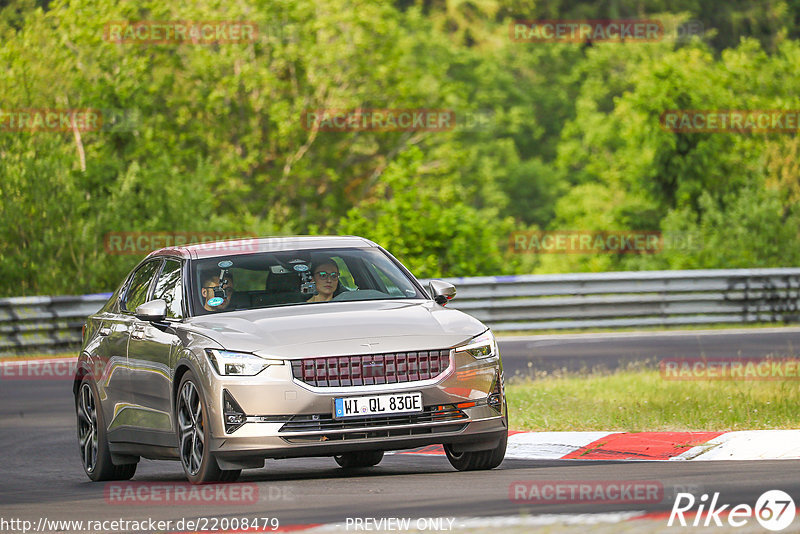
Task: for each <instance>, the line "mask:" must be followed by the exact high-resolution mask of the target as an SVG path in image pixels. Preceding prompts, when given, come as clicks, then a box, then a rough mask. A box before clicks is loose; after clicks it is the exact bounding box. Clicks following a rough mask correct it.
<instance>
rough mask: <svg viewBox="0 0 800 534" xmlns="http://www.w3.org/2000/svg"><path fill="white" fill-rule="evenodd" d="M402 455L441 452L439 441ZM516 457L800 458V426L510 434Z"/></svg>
mask: <svg viewBox="0 0 800 534" xmlns="http://www.w3.org/2000/svg"><path fill="white" fill-rule="evenodd" d="M399 454H429V455H442V454H444V450H443V449H442V447H441V446H439V445H432V446H430V447H424V448H421V449H415V450H411V451H403V452H400V453H399ZM506 458H507V459H514V460H645V461H653V460H797V459H800V430H745V431H735V432H633V433H632V432H514V431H511V432H509V436H508V448H507V449H506Z"/></svg>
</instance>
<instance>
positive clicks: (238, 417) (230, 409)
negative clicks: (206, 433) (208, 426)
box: [222, 389, 246, 434]
mask: <svg viewBox="0 0 800 534" xmlns="http://www.w3.org/2000/svg"><path fill="white" fill-rule="evenodd" d="M222 401H223V421H225V433H226V434H230V433H232V432H235V431H236V429H238V428H239V427H240V426H242V425H243V424H244V423H245V421H246V416H245V414H244V410H242V407H241V406H239V404H238V403H237V402H236V401H235V400H233V396H232V395H231V394H230V393H228V390H227V389H223V390H222Z"/></svg>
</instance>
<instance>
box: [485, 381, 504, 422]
mask: <svg viewBox="0 0 800 534" xmlns="http://www.w3.org/2000/svg"><path fill="white" fill-rule="evenodd" d="M503 389H504V388H503V373H501V372H500V371H497V372H496V373H495V376H494V387H493V388H492V392H491V393H490V394H489V397H488V398H487V399H486V404H488V405H489V406H491V407H492V408H494V409H495V410H497V411H498V412H502V411H503Z"/></svg>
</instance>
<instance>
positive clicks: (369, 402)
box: [333, 393, 422, 419]
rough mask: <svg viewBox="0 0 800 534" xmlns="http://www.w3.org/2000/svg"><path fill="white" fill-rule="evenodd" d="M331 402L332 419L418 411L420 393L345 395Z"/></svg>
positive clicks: (419, 410) (420, 403)
mask: <svg viewBox="0 0 800 534" xmlns="http://www.w3.org/2000/svg"><path fill="white" fill-rule="evenodd" d="M333 404H334V411H333V417H334V419H346V418H348V417H364V416H368V415H386V414H396V413H419V412H421V411H422V393H392V394H389V395H370V396H364V397H345V398H341V399H334V400H333Z"/></svg>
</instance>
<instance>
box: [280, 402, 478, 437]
mask: <svg viewBox="0 0 800 534" xmlns="http://www.w3.org/2000/svg"><path fill="white" fill-rule="evenodd" d="M467 418H468V416H467V414H466V413H464V412H463V411H462V410H460V409H458V408H456V406H455V405H453V404H445V405H439V406H428V407H426V408H425V409H424V410H423V411H422V412H420V413H415V414H407V415H384V416H380V417H352V418H348V419H334V418H333V415H332V414H314V415H295V416H292V418H291V419H290V420H289V422H287V423H286V424H284V425H283V426H282V427H281V428H280V430H279V432H325V431H329V430H350V429H356V428H370V427H386V426H397V425H417V424H424V423H442V422H447V421H460V420H462V419H467Z"/></svg>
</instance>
